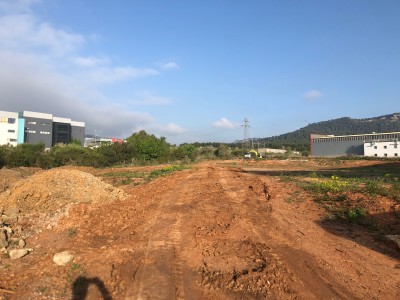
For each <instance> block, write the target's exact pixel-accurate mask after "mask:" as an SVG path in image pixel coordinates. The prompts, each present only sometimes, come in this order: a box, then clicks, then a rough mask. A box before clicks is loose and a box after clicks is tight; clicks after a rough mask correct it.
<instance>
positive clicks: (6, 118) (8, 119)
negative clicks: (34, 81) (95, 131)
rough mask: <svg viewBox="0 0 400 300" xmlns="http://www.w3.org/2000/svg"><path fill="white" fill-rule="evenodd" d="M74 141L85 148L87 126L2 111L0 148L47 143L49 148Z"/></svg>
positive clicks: (48, 117)
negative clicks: (1, 146)
mask: <svg viewBox="0 0 400 300" xmlns="http://www.w3.org/2000/svg"><path fill="white" fill-rule="evenodd" d="M73 140H77V141H79V142H80V143H81V145H84V143H85V123H84V122H78V121H73V120H71V119H69V118H60V117H56V116H53V115H52V114H47V113H40V112H32V111H21V112H8V111H0V145H11V146H17V145H18V144H23V143H28V144H37V143H44V145H45V147H46V148H50V147H52V146H54V145H56V144H60V143H61V144H69V143H71V142H72V141H73Z"/></svg>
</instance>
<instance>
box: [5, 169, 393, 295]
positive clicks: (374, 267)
mask: <svg viewBox="0 0 400 300" xmlns="http://www.w3.org/2000/svg"><path fill="white" fill-rule="evenodd" d="M125 192H126V193H128V194H129V196H128V198H126V199H125V200H119V201H113V202H105V203H97V204H96V203H94V204H89V203H81V204H77V205H74V206H71V208H70V210H69V213H68V216H66V217H65V218H63V219H62V220H61V221H59V223H58V225H56V226H55V227H53V228H49V229H47V230H44V231H43V232H42V233H40V234H37V235H32V236H30V237H29V238H28V239H27V244H28V246H29V247H31V248H33V252H32V253H31V254H29V255H27V256H25V257H23V258H21V259H19V260H9V259H5V258H2V260H1V267H0V288H1V289H0V299H2V298H1V297H3V299H71V298H72V299H99V298H100V299H264V298H268V299H399V298H400V262H399V255H397V254H396V253H393V252H390V253H389V252H388V253H389V254H390V255H389V254H385V252H384V251H374V250H372V249H371V247H366V246H364V244H363V243H361V242H357V239H356V238H355V239H349V238H345V237H343V236H340V235H337V234H334V233H331V232H328V231H327V230H326V229H324V228H323V227H321V226H320V225H319V221H320V220H321V218H322V216H323V212H322V211H321V209H320V208H319V207H317V206H316V205H315V204H314V203H313V202H312V201H311V199H307V200H306V201H303V202H298V203H288V202H287V201H285V199H286V197H287V195H288V193H291V194H293V193H294V194H296V193H298V194H300V193H301V191H299V190H297V188H296V187H295V186H294V185H291V184H290V183H283V182H281V181H279V179H278V178H277V177H267V176H256V175H253V174H250V173H247V172H245V171H244V170H241V169H233V168H227V167H221V166H218V165H216V164H199V165H197V167H196V168H193V169H191V170H185V171H182V172H177V173H174V174H173V175H170V176H168V177H163V178H159V179H156V180H154V181H152V182H150V183H149V184H146V185H142V186H139V187H131V188H127V189H126V190H125ZM304 197H306V196H304ZM25 221H26V220H25ZM360 234H361V233H360ZM382 247H385V246H384V245H382ZM64 250H69V251H70V252H72V253H73V254H74V262H73V263H72V264H69V265H66V266H63V267H61V266H57V265H55V264H54V263H53V261H52V257H53V255H54V254H55V253H57V252H61V251H64ZM85 296H86V298H85Z"/></svg>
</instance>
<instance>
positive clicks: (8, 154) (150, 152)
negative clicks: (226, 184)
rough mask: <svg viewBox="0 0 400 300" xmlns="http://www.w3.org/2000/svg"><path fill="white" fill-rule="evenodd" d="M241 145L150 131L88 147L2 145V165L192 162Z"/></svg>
mask: <svg viewBox="0 0 400 300" xmlns="http://www.w3.org/2000/svg"><path fill="white" fill-rule="evenodd" d="M243 155H244V150H243V149H241V148H240V146H238V145H236V146H232V145H228V144H224V143H211V144H208V145H207V144H199V143H197V144H196V143H195V144H181V145H179V146H176V145H171V144H169V143H168V142H167V141H166V139H165V138H164V137H160V138H158V137H156V136H154V135H152V134H148V133H147V132H146V131H143V130H142V131H140V132H137V133H134V134H132V135H131V136H130V137H128V138H127V139H126V142H124V143H101V144H100V145H99V146H98V147H95V148H84V147H82V146H81V145H80V144H79V142H78V143H71V144H68V145H56V146H54V147H52V148H51V149H50V150H48V151H45V145H44V144H36V145H32V144H20V145H17V146H16V147H12V146H1V147H0V167H4V166H6V167H9V168H12V167H39V168H43V169H49V168H53V167H61V166H65V165H77V166H90V167H109V166H115V165H127V164H130V165H131V164H134V165H142V164H158V163H168V162H177V161H180V162H183V163H189V162H194V161H197V160H200V159H216V158H218V159H230V158H235V157H243Z"/></svg>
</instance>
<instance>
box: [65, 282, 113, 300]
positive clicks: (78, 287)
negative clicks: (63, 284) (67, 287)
mask: <svg viewBox="0 0 400 300" xmlns="http://www.w3.org/2000/svg"><path fill="white" fill-rule="evenodd" d="M91 285H94V286H96V288H97V289H98V291H99V292H100V293H101V296H102V297H103V300H112V297H111V295H110V293H109V292H108V290H107V288H106V287H105V285H104V283H103V281H101V280H100V279H99V278H98V277H93V278H86V277H83V276H79V277H78V278H77V279H76V280H75V281H74V283H73V284H72V300H85V299H86V296H87V294H88V291H89V287H90V286H91Z"/></svg>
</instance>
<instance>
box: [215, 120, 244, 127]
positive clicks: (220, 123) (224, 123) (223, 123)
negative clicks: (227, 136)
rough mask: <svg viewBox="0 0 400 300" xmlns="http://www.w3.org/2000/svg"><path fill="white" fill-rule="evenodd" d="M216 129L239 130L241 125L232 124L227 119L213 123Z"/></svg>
mask: <svg viewBox="0 0 400 300" xmlns="http://www.w3.org/2000/svg"><path fill="white" fill-rule="evenodd" d="M213 127H214V128H224V129H235V128H238V127H239V125H237V124H234V123H232V122H231V121H229V120H228V119H226V118H221V119H219V120H218V121H215V122H214V123H213Z"/></svg>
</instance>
